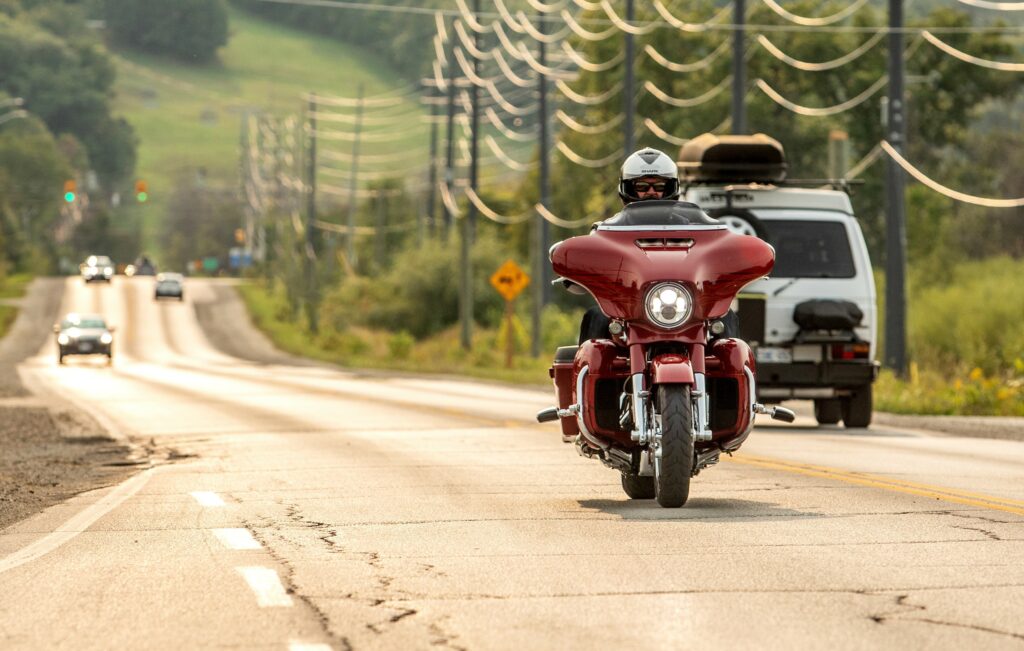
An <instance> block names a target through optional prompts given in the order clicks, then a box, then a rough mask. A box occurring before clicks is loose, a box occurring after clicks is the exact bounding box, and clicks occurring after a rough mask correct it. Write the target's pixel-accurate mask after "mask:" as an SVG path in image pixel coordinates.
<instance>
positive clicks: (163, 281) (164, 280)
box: [153, 272, 185, 301]
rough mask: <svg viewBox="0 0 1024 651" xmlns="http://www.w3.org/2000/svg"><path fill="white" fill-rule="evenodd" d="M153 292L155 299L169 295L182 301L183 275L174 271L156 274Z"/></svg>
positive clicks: (183, 296)
mask: <svg viewBox="0 0 1024 651" xmlns="http://www.w3.org/2000/svg"><path fill="white" fill-rule="evenodd" d="M153 293H154V296H153V297H154V298H156V299H160V298H164V297H171V298H176V299H178V300H179V301H183V300H185V277H184V276H182V275H181V274H179V273H174V272H164V273H160V274H157V277H156V284H155V285H154V290H153Z"/></svg>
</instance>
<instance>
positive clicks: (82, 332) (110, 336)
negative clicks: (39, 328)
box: [53, 312, 114, 364]
mask: <svg viewBox="0 0 1024 651" xmlns="http://www.w3.org/2000/svg"><path fill="white" fill-rule="evenodd" d="M53 332H54V333H55V334H56V335H57V362H58V363H60V364H63V363H64V358H65V357H67V356H68V355H105V356H106V358H107V364H110V363H111V362H113V360H114V328H113V327H112V326H108V325H107V322H106V321H105V320H104V319H103V317H102V316H100V315H99V314H79V313H77V312H71V313H69V314H67V315H66V316H65V317H64V318H63V319H62V320H61V322H60V323H57V324H55V325H54V326H53Z"/></svg>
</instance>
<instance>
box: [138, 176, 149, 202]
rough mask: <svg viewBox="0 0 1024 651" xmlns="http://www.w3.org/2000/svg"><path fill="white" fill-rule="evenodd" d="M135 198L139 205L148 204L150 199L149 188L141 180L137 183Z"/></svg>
mask: <svg viewBox="0 0 1024 651" xmlns="http://www.w3.org/2000/svg"><path fill="white" fill-rule="evenodd" d="M135 198H136V199H137V200H138V202H139V203H146V200H147V199H149V186H148V185H146V182H145V181H143V180H141V179H140V180H138V181H136V182H135Z"/></svg>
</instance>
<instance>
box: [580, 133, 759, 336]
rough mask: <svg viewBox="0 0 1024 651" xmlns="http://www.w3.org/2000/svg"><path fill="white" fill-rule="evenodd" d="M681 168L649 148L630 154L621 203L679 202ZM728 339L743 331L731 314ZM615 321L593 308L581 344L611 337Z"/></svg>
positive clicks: (726, 320)
mask: <svg viewBox="0 0 1024 651" xmlns="http://www.w3.org/2000/svg"><path fill="white" fill-rule="evenodd" d="M679 192H680V188H679V167H678V166H677V165H676V162H675V161H674V160H672V158H671V157H670V156H669V155H668V154H666V153H665V152H663V151H660V150H657V149H653V148H651V147H645V148H643V149H640V150H638V151H635V152H633V153H632V154H630V155H629V156H628V157H627V158H626V160H625V161H624V162H623V163H622V168H621V169H620V171H619V199H621V200H622V205H623V206H627V205H629V204H631V203H633V202H636V201H651V200H655V199H666V200H678V199H679ZM722 320H723V321H724V323H725V326H726V330H725V333H724V335H725V336H735V334H736V333H737V332H738V331H739V319H738V318H737V316H736V314H735V313H734V312H733V311H732V310H730V311H729V314H727V315H726V316H725V317H724V318H723V319H722ZM610 323H611V319H609V318H608V317H607V316H605V314H604V312H602V311H601V308H599V307H598V306H596V305H595V306H594V307H591V308H590V309H588V310H587V311H586V312H585V313H584V314H583V321H582V322H581V323H580V338H579V344H580V345H582V344H583V342H584V341H587V340H588V339H605V338H607V337H608V325H609V324H610Z"/></svg>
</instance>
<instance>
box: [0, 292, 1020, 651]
mask: <svg viewBox="0 0 1024 651" xmlns="http://www.w3.org/2000/svg"><path fill="white" fill-rule="evenodd" d="M186 292H187V298H188V300H186V301H185V302H184V303H177V302H162V303H156V302H154V301H153V299H152V286H151V280H150V279H144V278H136V279H124V278H116V279H115V281H114V283H113V284H112V285H110V286H89V287H86V286H83V285H82V284H81V282H80V281H79V280H77V279H71V280H69V281H68V283H67V287H66V293H65V299H64V308H65V309H67V310H70V309H79V310H96V311H101V312H103V313H104V314H106V315H108V317H109V318H110V320H111V321H113V322H114V323H115V324H117V326H118V330H117V333H116V336H117V340H116V343H115V346H116V351H115V361H114V365H113V366H112V367H110V368H108V367H106V366H104V365H103V363H102V361H100V360H99V359H97V360H95V361H91V360H89V359H80V360H79V359H73V360H71V361H70V363H69V364H68V365H67V366H65V367H58V366H57V364H56V353H55V351H54V349H53V344H52V342H48V343H47V344H46V345H44V346H43V348H42V349H41V351H40V353H39V355H38V356H36V357H34V358H32V359H30V360H28V361H27V362H26V363H24V364H23V365H22V366H21V369H20V370H21V373H22V377H23V378H25V379H26V382H27V383H29V384H35V383H37V384H38V385H39V386H44V387H49V389H50V390H53V391H56V392H58V393H60V394H61V395H64V396H66V397H68V398H69V399H71V400H73V401H74V402H76V403H77V404H79V405H81V406H83V407H85V408H87V409H88V410H89V411H90V412H91V413H92V415H93V416H94V417H95V418H96V420H98V421H99V422H101V423H102V424H103V425H105V426H106V427H107V428H109V429H111V430H112V431H114V433H115V435H117V436H120V437H122V438H123V439H130V440H131V441H133V442H134V443H135V444H136V446H139V445H140V444H142V443H145V444H146V446H145V447H146V449H147V450H148V451H149V453H150V454H151V457H152V459H153V465H152V466H151V467H149V468H148V469H145V470H143V471H141V472H139V473H137V474H135V475H133V476H132V477H131V478H130V479H128V480H127V481H126V482H124V483H121V484H120V485H118V486H116V487H114V488H107V489H103V490H99V491H94V492H91V493H86V494H83V495H80V496H79V497H77V498H74V499H72V500H70V501H67V502H65V503H63V504H61V505H58V506H56V507H53V508H50V509H48V510H46V511H44V512H43V513H41V514H39V515H37V516H34V517H32V518H29V519H27V520H24V521H22V522H21V523H19V524H17V525H15V526H14V527H11V528H8V529H5V530H3V531H2V532H0V648H4V649H41V648H50V649H54V648H56V649H61V648H67V649H110V648H132V649H145V648H154V649H165V648H188V649H191V648H227V647H232V648H246V649H249V648H266V649H294V650H296V651H297V650H299V649H310V650H313V649H316V650H321V649H327V648H332V649H337V650H340V649H346V648H352V649H377V648H387V649H424V648H432V647H439V648H453V649H457V648H458V649H523V648H529V649H604V648H622V647H624V648H673V649H676V648H716V647H717V648H759V649H790V648H815V649H817V648H823V647H832V648H841V649H855V648H865V649H868V648H871V649H875V648H897V647H902V648H929V649H958V650H962V649H964V648H986V649H999V648H1008V649H1009V648H1021V647H1024V527H1022V525H1024V443H1021V442H1019V441H1011V440H987V439H978V438H961V437H956V436H949V435H941V436H940V435H931V434H929V433H927V432H921V431H910V430H900V429H895V428H891V427H886V426H876V427H873V428H872V429H870V430H849V431H848V430H844V429H841V428H835V427H831V428H816V427H815V426H814V425H813V422H812V421H811V420H810V419H809V418H808V416H807V415H806V410H804V411H803V415H802V416H801V418H799V419H798V421H797V422H796V423H795V424H794V425H791V426H790V425H765V426H759V427H758V428H757V429H756V430H755V432H754V434H753V435H752V436H751V438H750V440H749V442H748V443H747V444H746V445H745V446H744V448H743V449H742V450H741V451H740V452H739V453H738V454H737V455H736V456H735V457H734V458H733V459H727V460H725V461H723V463H721V464H720V465H718V466H716V467H713V468H710V469H708V470H706V471H705V472H703V473H702V474H701V475H700V476H699V477H698V478H697V479H696V480H695V481H694V484H693V487H692V490H691V499H690V502H689V503H688V505H687V506H686V507H685V508H683V509H679V510H666V509H661V508H659V507H658V506H656V504H655V503H654V502H653V501H630V500H629V499H627V498H626V497H625V495H624V494H623V493H622V491H621V489H620V487H619V482H618V476H617V474H616V473H614V472H613V471H610V470H607V469H605V468H603V467H602V466H600V465H599V464H597V463H595V462H592V461H588V460H586V459H582V458H580V457H578V456H576V454H575V452H574V451H573V450H572V449H571V447H570V446H567V445H563V444H562V443H561V441H560V436H559V433H558V429H557V427H556V426H554V425H550V424H549V425H537V424H534V423H533V422H532V416H533V414H534V412H535V411H536V410H537V409H538V408H541V407H544V406H547V405H548V404H550V402H551V399H550V397H549V396H548V395H547V394H546V393H545V392H538V391H533V390H529V389H511V388H507V387H496V386H493V385H488V384H476V383H471V382H460V381H452V380H445V379H418V378H410V377H403V378H388V377H387V376H381V375H378V374H373V375H371V374H359V373H346V372H340V371H337V370H333V369H330V368H325V367H320V366H310V365H306V366H298V365H291V364H288V363H287V362H286V360H284V359H282V360H280V361H279V362H278V363H273V364H266V363H258V362H253V361H243V360H242V359H240V358H238V357H229V356H227V355H225V354H223V353H221V352H219V351H218V350H217V349H215V348H214V347H213V346H211V345H210V344H209V343H208V341H207V339H206V337H205V335H204V334H203V331H202V329H201V327H200V325H199V323H198V322H197V319H196V316H195V314H196V312H195V310H193V305H192V302H193V301H199V302H203V301H209V300H212V299H213V297H215V288H214V287H212V286H210V285H208V284H204V283H203V282H200V281H189V285H188V287H187V290H186ZM238 340H239V341H240V342H241V341H244V340H245V336H243V335H239V338H238ZM239 345H241V344H239Z"/></svg>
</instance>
